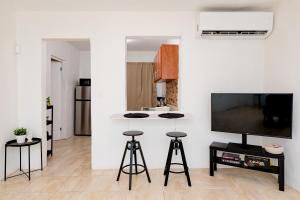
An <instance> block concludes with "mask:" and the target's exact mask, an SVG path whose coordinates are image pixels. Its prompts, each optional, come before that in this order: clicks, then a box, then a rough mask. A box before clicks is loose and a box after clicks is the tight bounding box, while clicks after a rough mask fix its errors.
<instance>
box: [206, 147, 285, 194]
mask: <svg viewBox="0 0 300 200" xmlns="http://www.w3.org/2000/svg"><path fill="white" fill-rule="evenodd" d="M209 150H210V176H214V171H217V164H222V165H228V166H232V167H239V168H245V169H250V170H256V171H261V172H267V173H272V174H278V184H279V190H280V191H284V154H279V155H275V154H270V153H268V152H266V151H265V150H264V149H263V148H262V147H261V146H255V145H247V146H246V148H245V147H244V146H242V144H236V143H221V142H213V143H212V144H211V145H210V147H209ZM218 151H223V152H230V153H236V154H244V155H252V156H258V157H265V158H272V159H277V160H278V166H274V165H273V166H270V167H267V168H258V167H247V166H244V162H243V161H242V162H241V163H240V164H233V163H227V162H223V161H222V158H221V157H218V155H217V152H218Z"/></svg>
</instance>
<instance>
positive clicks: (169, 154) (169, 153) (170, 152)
mask: <svg viewBox="0 0 300 200" xmlns="http://www.w3.org/2000/svg"><path fill="white" fill-rule="evenodd" d="M171 145H172V141H170V145H169V151H168V157H167V160H166V165H165V169H164V175H166V172H167V166H168V162H169V158H170V156H171V154H172V153H173V152H172V151H171V149H172V148H171Z"/></svg>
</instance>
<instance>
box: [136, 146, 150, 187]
mask: <svg viewBox="0 0 300 200" xmlns="http://www.w3.org/2000/svg"><path fill="white" fill-rule="evenodd" d="M137 143H138V145H139V150H140V153H141V157H142V161H143V165H144V167H145V171H146V174H147V178H148V182H149V183H151V179H150V175H149V172H148V168H147V165H146V162H145V158H144V154H143V150H142V146H141V144H140V142H137Z"/></svg>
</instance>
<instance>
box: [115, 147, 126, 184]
mask: <svg viewBox="0 0 300 200" xmlns="http://www.w3.org/2000/svg"><path fill="white" fill-rule="evenodd" d="M127 148H128V142H127V143H126V146H125V150H124V153H123V157H122V162H121V165H120V169H119V173H118V178H117V181H119V179H120V175H121V171H122V167H123V164H124V160H125V156H126V152H127Z"/></svg>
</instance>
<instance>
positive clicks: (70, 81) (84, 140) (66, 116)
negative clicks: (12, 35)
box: [45, 39, 92, 164]
mask: <svg viewBox="0 0 300 200" xmlns="http://www.w3.org/2000/svg"><path fill="white" fill-rule="evenodd" d="M45 55H46V57H45V58H46V59H45V72H46V76H45V77H46V81H45V82H46V87H45V94H46V95H45V98H47V99H50V106H48V100H47V111H46V117H45V118H47V123H46V131H47V153H48V155H51V156H49V157H48V158H49V162H50V160H51V162H54V163H56V161H57V160H59V159H62V160H63V159H65V157H64V156H66V155H64V154H63V153H62V152H61V148H62V147H63V148H64V151H67V152H70V151H72V152H75V151H74V149H82V147H83V146H86V148H85V153H86V154H85V158H78V159H79V160H80V159H86V157H89V158H90V142H91V141H90V140H91V137H86V136H85V137H82V136H77V134H75V128H76V127H77V126H78V125H82V127H83V129H80V130H86V129H87V130H89V133H90V135H91V134H92V133H91V130H90V127H91V116H90V112H91V108H90V107H88V106H85V105H87V104H88V103H90V101H91V99H90V92H89V93H88V92H87V91H90V87H91V86H90V84H91V61H90V57H91V53H90V41H89V39H46V40H45ZM78 87H80V88H81V90H80V91H81V93H79V90H78V89H77V88H78ZM84 89H85V90H84ZM88 89H89V90H88ZM80 94H81V95H80ZM88 94H89V95H88ZM79 97H80V98H79ZM77 101H78V102H81V104H82V105H83V106H81V107H80V106H78V105H77V104H78V103H77V104H76V102H77ZM49 108H52V109H49ZM51 111H53V117H52V112H51ZM76 111H77V112H78V113H79V114H77V112H76ZM79 111H81V113H83V114H80V112H79ZM86 112H89V113H88V114H86ZM78 115H79V116H80V117H81V118H80V120H76V119H77V118H78V117H76V116H78ZM86 116H88V117H86ZM85 121H87V123H82V122H85ZM48 122H49V123H48ZM51 126H53V131H52V128H51ZM80 135H86V134H80ZM53 141H54V142H53ZM52 151H53V157H52V153H50V154H49V152H52ZM59 152H60V153H59ZM78 153H80V152H78ZM58 154H60V155H58ZM52 158H53V159H52ZM85 163H86V164H89V163H90V162H87V161H86V162H85Z"/></svg>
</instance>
